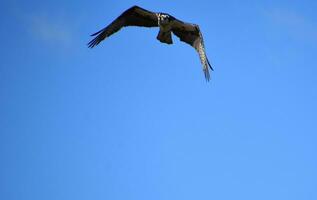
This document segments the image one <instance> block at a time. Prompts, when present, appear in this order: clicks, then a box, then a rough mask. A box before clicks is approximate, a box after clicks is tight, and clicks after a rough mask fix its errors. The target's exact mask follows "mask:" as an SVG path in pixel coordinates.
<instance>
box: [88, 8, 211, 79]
mask: <svg viewBox="0 0 317 200" xmlns="http://www.w3.org/2000/svg"><path fill="white" fill-rule="evenodd" d="M126 26H142V27H159V28H160V31H159V33H158V35H157V37H156V38H157V39H158V40H159V41H160V42H162V43H166V44H172V43H173V41H172V33H174V34H175V35H176V36H177V37H179V38H180V40H181V41H183V42H185V43H187V44H189V45H191V46H192V47H194V48H195V49H196V51H197V52H198V54H199V58H200V61H201V63H202V65H203V71H204V75H205V78H206V80H207V81H209V80H210V74H209V69H208V67H209V68H210V69H211V70H213V68H212V67H211V65H210V63H209V61H208V58H207V56H206V52H205V46H204V40H203V36H202V33H201V32H200V29H199V26H198V25H196V24H191V23H186V22H183V21H181V20H178V19H176V18H175V17H173V16H172V15H169V14H167V13H161V12H151V11H149V10H146V9H143V8H141V7H139V6H132V7H131V8H129V9H127V10H126V11H124V12H123V13H122V14H121V15H120V16H119V17H117V18H116V19H115V20H114V21H113V22H112V23H111V24H109V25H108V26H107V27H105V28H103V29H101V30H100V31H98V32H96V33H94V34H92V35H91V36H95V38H94V39H93V40H91V41H90V42H89V43H88V47H90V48H93V47H94V46H96V45H98V44H99V43H100V42H101V41H102V40H104V39H106V38H107V37H109V36H110V35H112V34H114V33H116V32H117V31H119V30H120V29H121V28H123V27H126Z"/></svg>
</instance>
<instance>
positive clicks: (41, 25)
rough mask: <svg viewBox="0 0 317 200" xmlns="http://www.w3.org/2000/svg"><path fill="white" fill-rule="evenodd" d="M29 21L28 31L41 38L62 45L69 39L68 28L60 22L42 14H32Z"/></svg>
mask: <svg viewBox="0 0 317 200" xmlns="http://www.w3.org/2000/svg"><path fill="white" fill-rule="evenodd" d="M29 22H30V28H31V29H30V31H31V32H32V34H33V35H34V36H36V37H38V38H39V39H41V40H44V41H46V42H52V43H56V42H57V43H60V44H63V45H67V44H68V43H69V42H70V41H71V33H70V30H69V28H68V27H67V26H66V25H65V24H63V23H61V22H58V21H53V20H52V19H49V18H48V17H44V16H32V17H31V18H30V21H29Z"/></svg>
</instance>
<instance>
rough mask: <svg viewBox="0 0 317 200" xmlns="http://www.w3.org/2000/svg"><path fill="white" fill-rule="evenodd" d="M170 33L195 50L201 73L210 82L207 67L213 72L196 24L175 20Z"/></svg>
mask: <svg viewBox="0 0 317 200" xmlns="http://www.w3.org/2000/svg"><path fill="white" fill-rule="evenodd" d="M172 32H173V33H174V34H175V35H176V36H177V37H179V39H180V40H181V41H183V42H186V43H187V44H189V45H191V46H192V47H194V48H195V49H196V51H197V52H198V54H199V58H200V61H201V64H202V65H203V71H204V74H205V78H206V80H207V81H209V80H210V74H209V69H208V67H209V68H210V69H211V70H213V68H212V67H211V65H210V63H209V60H208V58H207V55H206V52H205V45H204V39H203V36H202V34H201V32H200V29H199V26H198V25H196V24H189V23H185V22H182V21H180V20H177V19H176V20H175V21H174V22H173V25H172Z"/></svg>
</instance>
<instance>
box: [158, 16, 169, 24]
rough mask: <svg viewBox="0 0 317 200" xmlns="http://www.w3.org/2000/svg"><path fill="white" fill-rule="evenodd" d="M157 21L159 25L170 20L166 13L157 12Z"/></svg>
mask: <svg viewBox="0 0 317 200" xmlns="http://www.w3.org/2000/svg"><path fill="white" fill-rule="evenodd" d="M158 21H159V24H160V25H163V26H164V25H167V24H168V23H169V22H170V16H169V15H168V14H164V13H159V14H158Z"/></svg>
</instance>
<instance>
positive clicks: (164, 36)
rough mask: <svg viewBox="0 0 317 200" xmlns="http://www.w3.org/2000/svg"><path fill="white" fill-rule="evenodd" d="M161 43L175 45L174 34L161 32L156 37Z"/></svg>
mask: <svg viewBox="0 0 317 200" xmlns="http://www.w3.org/2000/svg"><path fill="white" fill-rule="evenodd" d="M156 39H158V40H159V41H160V42H163V43H166V44H173V40H172V32H171V31H166V32H164V31H160V32H159V33H158V35H157V37H156Z"/></svg>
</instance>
